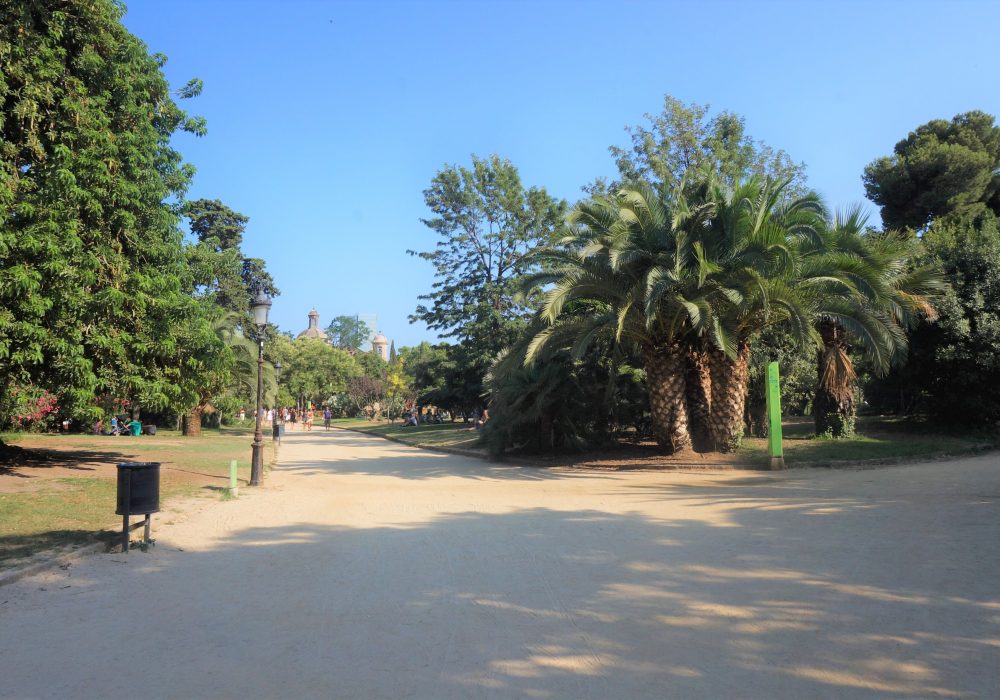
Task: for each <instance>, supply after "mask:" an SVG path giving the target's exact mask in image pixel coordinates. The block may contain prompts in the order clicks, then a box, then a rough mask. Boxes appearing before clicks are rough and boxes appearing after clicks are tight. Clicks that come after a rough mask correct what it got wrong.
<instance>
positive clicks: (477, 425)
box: [403, 408, 490, 430]
mask: <svg viewBox="0 0 1000 700" xmlns="http://www.w3.org/2000/svg"><path fill="white" fill-rule="evenodd" d="M458 417H460V418H462V419H464V420H465V421H467V422H471V423H472V425H471V426H470V427H469V428H468V430H482V428H483V426H484V425H486V422H487V421H488V420H489V419H490V411H489V409H488V408H484V409H483V410H482V411H479V410H475V411H473V412H472V413H471V414H462V415H460V416H458ZM450 419H451V414H449V413H448V412H447V411H442V410H440V409H437V408H432V409H429V410H427V411H424V410H423V409H421V408H415V409H413V410H410V411H407V412H406V413H404V414H403V425H404V426H405V425H410V426H417V425H434V424H441V423H444V422H445V421H446V420H450Z"/></svg>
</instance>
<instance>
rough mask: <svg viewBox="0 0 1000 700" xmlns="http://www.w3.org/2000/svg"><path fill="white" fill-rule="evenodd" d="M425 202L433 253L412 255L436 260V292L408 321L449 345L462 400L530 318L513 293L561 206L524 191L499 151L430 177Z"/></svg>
mask: <svg viewBox="0 0 1000 700" xmlns="http://www.w3.org/2000/svg"><path fill="white" fill-rule="evenodd" d="M424 201H425V202H426V204H427V207H428V208H429V209H430V210H431V214H432V216H431V218H428V219H424V220H423V223H424V224H425V225H426V226H428V227H429V228H430V229H431V230H432V231H434V232H435V233H436V234H437V236H438V243H437V246H436V248H435V249H434V250H433V251H429V252H423V253H417V252H415V251H412V250H411V251H408V252H409V253H410V254H411V255H417V256H419V257H420V258H422V259H424V260H427V261H429V262H431V263H432V264H433V265H434V269H435V277H436V281H435V282H434V285H433V291H431V292H430V293H428V294H425V295H422V296H421V297H420V298H421V299H423V300H426V301H428V302H429V305H426V304H420V305H418V306H417V309H416V313H415V314H413V315H411V316H410V321H411V322H415V321H418V320H419V321H423V322H424V323H426V324H427V326H428V328H430V329H432V330H437V331H441V332H442V335H443V336H444V337H452V338H456V339H457V340H458V341H459V345H460V346H461V349H460V350H458V349H456V350H453V351H451V352H453V359H454V360H455V361H456V362H457V363H459V365H458V367H457V369H458V370H459V372H458V373H457V375H456V376H454V377H453V379H454V380H455V381H460V382H462V385H461V389H460V391H461V392H462V398H461V400H460V402H461V403H463V404H467V405H469V404H474V403H477V401H476V400H475V399H474V398H473V397H480V396H481V395H482V392H483V390H482V377H483V375H484V374H485V373H486V371H487V369H488V368H489V365H490V363H491V362H492V361H493V359H494V358H495V357H496V356H497V354H498V353H499V352H500V351H501V350H503V349H504V348H505V347H507V346H508V345H510V344H511V343H513V342H514V341H515V340H516V338H517V335H518V333H519V332H520V330H521V329H523V327H524V324H525V319H526V318H527V317H528V316H529V315H530V300H519V299H517V298H515V289H516V285H517V282H518V280H519V278H520V277H521V276H522V275H524V274H525V273H527V272H530V271H531V269H532V261H531V258H530V257H529V254H530V253H531V252H532V251H533V250H534V249H535V248H537V247H538V246H540V245H548V244H551V243H552V242H553V240H554V238H553V237H554V236H555V231H556V228H557V226H558V224H559V223H560V221H561V219H562V216H563V214H564V212H565V208H566V204H565V202H562V201H557V200H555V199H553V198H552V197H550V196H549V194H548V193H547V192H546V191H545V190H544V189H543V188H537V187H531V188H528V189H525V187H524V186H523V185H522V184H521V178H520V176H519V174H518V171H517V168H515V167H514V165H513V164H512V163H511V162H510V161H508V160H504V159H502V158H500V157H499V156H495V155H494V156H490V157H489V158H485V159H484V158H478V157H476V156H473V158H472V167H471V168H465V167H458V166H454V165H449V166H446V167H445V168H444V169H443V170H441V171H440V172H438V173H437V175H435V177H434V179H433V180H432V182H431V185H430V187H429V188H428V189H426V190H424Z"/></svg>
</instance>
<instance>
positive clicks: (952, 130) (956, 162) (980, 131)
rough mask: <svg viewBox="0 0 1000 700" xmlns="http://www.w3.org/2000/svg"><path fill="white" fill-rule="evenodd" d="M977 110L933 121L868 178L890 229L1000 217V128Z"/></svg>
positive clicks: (871, 166) (869, 188) (875, 165)
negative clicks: (941, 220) (988, 214)
mask: <svg viewBox="0 0 1000 700" xmlns="http://www.w3.org/2000/svg"><path fill="white" fill-rule="evenodd" d="M993 121H994V120H993V116H992V115H989V114H986V113H984V112H979V111H973V112H966V113H964V114H959V115H957V116H956V117H954V118H953V119H952V120H951V121H950V122H949V121H947V120H944V119H935V120H933V121H930V122H928V123H926V124H923V125H921V126H919V127H917V128H916V130H915V131H913V132H911V133H910V134H909V136H907V137H906V138H905V139H903V140H902V141H900V142H899V143H897V144H896V146H895V148H894V149H893V154H892V155H891V156H884V157H881V158H877V159H876V160H874V161H872V162H871V163H870V164H869V165H868V166H867V167H866V168H865V173H864V182H865V191H866V193H867V194H868V198H869V199H870V200H872V201H873V202H875V203H876V204H878V205H879V206H880V207H881V208H882V210H881V211H882V223H883V225H884V226H885V227H886V228H887V229H904V228H911V229H916V230H923V229H924V228H926V227H927V226H928V225H929V224H930V223H931V222H932V221H934V220H935V219H939V218H942V217H947V216H950V215H955V216H958V217H974V216H978V215H980V214H982V213H984V212H986V211H991V212H993V213H994V214H1000V127H998V126H995V125H994V124H993Z"/></svg>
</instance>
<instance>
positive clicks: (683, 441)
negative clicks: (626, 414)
mask: <svg viewBox="0 0 1000 700" xmlns="http://www.w3.org/2000/svg"><path fill="white" fill-rule="evenodd" d="M643 355H644V357H645V364H646V384H647V386H648V388H649V408H650V413H652V416H653V435H654V436H655V437H656V441H657V442H658V443H659V444H660V446H661V447H663V448H665V449H667V450H668V451H669V452H670V454H674V453H676V452H680V451H683V450H684V449H686V448H688V447H690V446H691V435H690V433H689V432H688V417H687V401H686V396H685V391H684V387H685V381H684V370H685V367H684V364H685V362H684V360H685V356H684V350H683V348H681V346H680V344H679V343H676V342H673V343H668V344H664V345H659V346H655V347H654V346H651V345H647V346H646V347H645V348H643Z"/></svg>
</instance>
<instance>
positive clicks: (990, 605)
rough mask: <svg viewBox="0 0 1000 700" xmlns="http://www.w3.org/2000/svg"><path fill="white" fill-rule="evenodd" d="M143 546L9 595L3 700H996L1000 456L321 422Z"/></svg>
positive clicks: (1, 615) (3, 593) (15, 588)
mask: <svg viewBox="0 0 1000 700" xmlns="http://www.w3.org/2000/svg"><path fill="white" fill-rule="evenodd" d="M170 523H172V524H170ZM154 536H155V537H156V538H157V544H156V546H155V547H154V548H153V549H152V550H151V551H150V552H148V553H145V554H144V553H142V552H138V551H135V552H132V553H130V554H129V555H127V556H126V555H122V554H106V555H94V556H91V557H87V558H84V559H82V560H80V561H78V562H77V563H75V564H73V565H72V566H71V567H70V568H69V569H67V570H55V571H53V572H49V573H45V574H39V575H36V576H33V577H30V578H25V579H22V580H21V581H19V582H17V583H14V584H11V585H8V586H4V587H0V696H2V697H4V698H114V697H119V698H133V697H134V698H139V697H142V698H241V699H247V698H311V697H315V698H359V699H367V698H393V699H395V698H427V699H428V700H443V699H445V698H602V699H603V698H608V699H618V698H675V697H676V698H687V697H704V698H818V697H836V698H855V697H857V698H868V697H874V698H880V697H884V698H909V697H946V698H950V697H954V698H972V697H979V698H995V697H1000V458H998V456H997V455H995V454H994V455H984V456H981V457H976V458H971V459H964V460H960V461H953V462H935V463H931V464H922V465H912V466H905V467H892V468H884V469H878V470H868V471H822V470H809V471H797V472H787V473H779V474H767V473H760V474H753V473H747V472H724V473H705V472H699V473H677V472H672V473H663V472H600V473H587V472H581V471H569V470H563V471H559V470H541V469H532V468H525V467H517V468H515V467H503V466H497V465H491V464H487V463H484V462H480V461H477V460H474V459H468V458H463V457H456V456H445V455H439V454H434V453H430V452H423V451H420V450H416V449H412V448H408V447H405V446H402V445H399V444H395V443H389V442H385V441H382V440H380V439H378V438H372V437H368V436H364V435H360V434H356V433H348V432H340V431H334V432H330V433H324V432H322V431H313V432H312V433H308V434H302V433H299V434H293V435H289V436H288V437H287V438H286V440H285V444H284V445H283V446H282V450H281V464H280V467H279V468H278V469H277V470H275V471H274V472H272V473H271V474H270V475H269V477H268V479H267V481H266V484H265V486H264V487H262V488H260V489H258V490H256V491H254V492H251V493H244V494H243V495H241V497H240V498H239V499H238V500H235V501H228V502H218V503H210V504H208V505H207V506H203V507H201V508H200V509H196V510H192V511H190V512H188V513H186V514H180V515H176V514H169V513H163V514H160V515H158V516H156V518H155V523H154Z"/></svg>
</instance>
